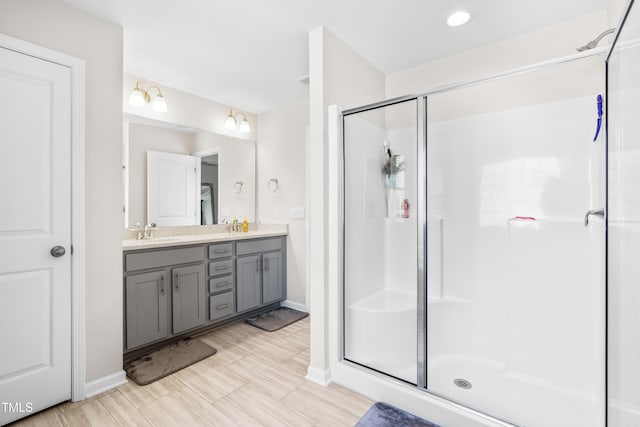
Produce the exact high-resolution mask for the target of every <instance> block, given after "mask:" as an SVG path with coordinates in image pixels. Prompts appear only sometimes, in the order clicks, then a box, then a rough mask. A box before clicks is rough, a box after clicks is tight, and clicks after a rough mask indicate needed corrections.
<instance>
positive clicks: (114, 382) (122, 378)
mask: <svg viewBox="0 0 640 427" xmlns="http://www.w3.org/2000/svg"><path fill="white" fill-rule="evenodd" d="M126 382H127V374H126V373H125V372H124V371H118V372H114V373H113V374H111V375H107V376H106V377H102V378H98V379H97V380H93V381H89V382H88V383H86V384H85V385H84V391H85V398H87V399H88V398H90V397H93V396H95V395H97V394H100V393H104V392H105V391H107V390H111V389H112V388H116V387H118V386H121V385H122V384H126Z"/></svg>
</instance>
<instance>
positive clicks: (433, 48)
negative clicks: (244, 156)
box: [64, 0, 606, 113]
mask: <svg viewBox="0 0 640 427" xmlns="http://www.w3.org/2000/svg"><path fill="white" fill-rule="evenodd" d="M64 2H65V3H68V4H70V5H73V6H75V7H78V8H80V9H83V10H85V11H87V12H89V13H92V14H94V15H98V16H100V17H102V18H104V19H106V20H108V21H110V22H113V23H116V24H118V25H121V26H122V27H123V28H124V72H125V73H129V74H133V75H136V76H140V77H143V78H145V79H147V80H149V81H153V82H155V83H158V84H160V85H166V86H170V87H173V88H176V89H179V90H182V91H184V92H188V93H192V94H196V95H199V96H201V97H203V98H207V99H210V100H213V101H216V102H220V103H223V104H228V105H231V106H234V107H237V108H240V109H242V110H245V111H250V112H254V113H261V112H265V111H269V110H271V109H273V108H275V107H278V106H280V105H283V104H286V103H287V102H291V101H293V100H296V99H301V98H303V97H304V96H306V94H307V90H308V87H307V86H306V85H305V84H303V83H301V82H299V81H298V79H299V78H301V77H303V76H306V75H307V74H308V32H309V31H310V30H313V29H314V28H317V27H319V26H321V25H323V26H325V27H326V28H328V29H330V30H331V31H333V32H334V33H335V34H336V35H338V36H339V37H340V38H341V39H342V40H344V41H345V42H346V43H347V44H349V45H350V46H351V47H353V48H354V49H355V50H356V51H358V52H359V53H360V54H361V55H362V56H363V57H364V58H366V59H367V60H369V61H370V62H371V63H372V64H374V65H375V66H376V67H378V68H379V69H380V70H381V71H383V72H385V73H389V72H393V71H398V70H401V69H404V68H407V67H411V66H414V65H418V64H422V63H424V62H427V61H429V60H433V59H435V58H438V57H443V56H446V55H450V54H452V53H455V52H460V51H463V50H466V49H470V48H474V47H477V46H481V45H483V44H487V43H490V42H492V41H496V40H500V39H504V38H507V37H510V36H513V35H515V34H519V33H524V32H527V31H530V30H533V29H535V28H539V27H543V26H547V25H551V24H554V23H558V22H562V21H565V20H568V19H571V18H575V17H578V16H582V15H586V14H588V13H590V12H593V11H596V10H599V9H604V8H605V7H606V0H535V1H532V0H243V1H232V0H224V1H223V0H162V1H158V0H64ZM457 9H465V10H467V11H469V12H471V15H472V17H471V21H470V22H469V23H468V24H467V25H466V26H463V27H459V28H448V27H447V26H446V24H445V20H446V18H447V16H448V15H449V14H450V13H451V12H453V11H454V10H457ZM602 30H603V29H602V28H594V29H593V34H594V36H595V35H597V34H598V33H600V32H601V31H602ZM587 41H588V40H585V43H586V42H587Z"/></svg>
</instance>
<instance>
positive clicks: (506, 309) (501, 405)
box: [426, 57, 637, 427]
mask: <svg viewBox="0 0 640 427" xmlns="http://www.w3.org/2000/svg"><path fill="white" fill-rule="evenodd" d="M575 76H580V78H579V79H576V78H575ZM603 80H604V70H603V58H602V57H592V58H588V59H581V60H578V61H572V62H569V63H563V64H559V65H554V66H552V67H547V68H543V69H538V70H536V71H531V72H528V73H524V74H519V75H515V76H509V77H505V78H503V79H498V80H492V81H488V82H483V83H479V84H476V85H469V86H465V87H461V88H456V89H453V90H450V91H447V92H441V93H437V94H434V95H431V96H429V99H428V106H427V117H428V123H427V219H426V221H427V240H428V245H427V247H428V252H427V269H428V290H427V295H428V300H427V301H428V302H427V309H426V311H427V362H428V363H427V388H428V390H429V391H431V392H433V393H437V394H439V395H441V396H444V397H447V398H449V399H451V400H455V401H458V402H460V403H463V404H465V405H467V406H470V407H473V408H475V409H477V410H479V411H482V412H485V413H488V414H490V415H492V416H495V417H498V418H502V419H506V420H510V421H512V422H515V423H517V424H520V425H526V426H528V427H547V426H563V427H601V426H603V425H604V418H605V417H604V409H605V401H604V378H605V375H604V363H605V362H604V336H605V331H604V319H605V304H604V301H603V296H604V292H605V273H604V271H605V270H604V267H605V264H604V247H605V237H604V236H605V227H604V220H603V218H602V217H599V216H597V215H591V216H589V218H588V219H589V223H588V224H586V225H585V222H584V221H585V213H586V212H587V211H590V210H600V209H602V208H603V207H604V202H605V197H604V178H605V171H604V169H605V168H604V165H605V159H604V153H605V150H604V137H603V134H602V132H601V133H600V134H597V135H596V129H597V119H598V99H599V98H598V95H600V94H602V92H603V89H604V88H603V85H602V82H603ZM594 137H595V138H594ZM636 182H637V181H636Z"/></svg>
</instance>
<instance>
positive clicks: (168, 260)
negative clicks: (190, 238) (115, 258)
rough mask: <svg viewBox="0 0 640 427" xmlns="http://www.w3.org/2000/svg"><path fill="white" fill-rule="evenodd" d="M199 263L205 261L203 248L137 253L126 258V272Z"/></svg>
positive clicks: (194, 247)
mask: <svg viewBox="0 0 640 427" xmlns="http://www.w3.org/2000/svg"><path fill="white" fill-rule="evenodd" d="M198 261H204V247H203V246H193V247H190V248H177V249H165V250H158V251H149V252H137V253H132V254H127V255H126V256H125V271H127V272H129V271H136V270H146V269H149V268H157V267H166V266H169V265H178V264H186V263H190V262H198Z"/></svg>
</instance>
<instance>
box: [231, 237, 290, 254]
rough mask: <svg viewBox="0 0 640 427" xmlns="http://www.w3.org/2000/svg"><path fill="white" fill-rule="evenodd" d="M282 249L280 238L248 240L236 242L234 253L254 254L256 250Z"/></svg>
mask: <svg viewBox="0 0 640 427" xmlns="http://www.w3.org/2000/svg"><path fill="white" fill-rule="evenodd" d="M279 249H282V239H281V238H280V237H276V238H273V239H259V240H248V241H244V242H237V243H236V255H245V254H255V253H258V252H267V251H277V250H279Z"/></svg>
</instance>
